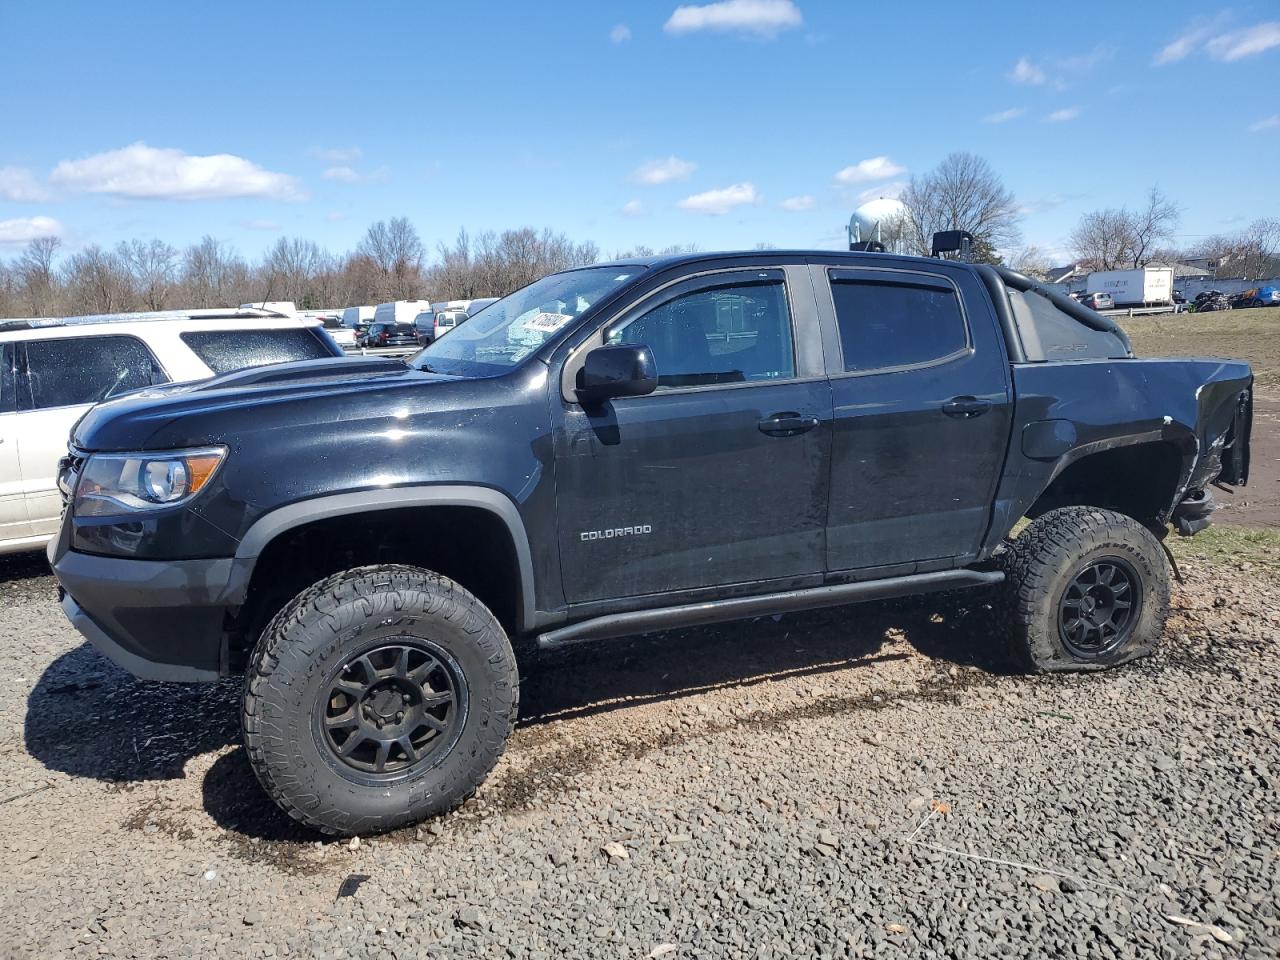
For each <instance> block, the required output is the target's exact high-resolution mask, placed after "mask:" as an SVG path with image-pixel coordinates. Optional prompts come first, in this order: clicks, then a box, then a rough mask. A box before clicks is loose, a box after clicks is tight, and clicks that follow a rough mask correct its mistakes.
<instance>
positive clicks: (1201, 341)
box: [1122, 307, 1280, 387]
mask: <svg viewBox="0 0 1280 960" xmlns="http://www.w3.org/2000/svg"><path fill="white" fill-rule="evenodd" d="M1122 323H1123V326H1124V328H1125V330H1126V331H1127V332H1128V334H1129V337H1130V339H1132V340H1133V351H1134V353H1136V354H1138V356H1144V357H1159V356H1166V357H1179V356H1200V357H1230V358H1233V359H1237V360H1248V361H1249V362H1250V363H1251V364H1253V372H1254V376H1255V377H1256V378H1257V383H1258V385H1259V386H1261V387H1276V386H1280V308H1276V307H1262V308H1260V309H1254V310H1227V311H1223V312H1221V313H1218V312H1214V313H1176V314H1174V313H1171V314H1156V315H1155V316H1150V317H1134V318H1133V319H1131V320H1124V321H1122Z"/></svg>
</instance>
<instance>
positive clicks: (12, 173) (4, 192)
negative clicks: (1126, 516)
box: [0, 167, 48, 203]
mask: <svg viewBox="0 0 1280 960" xmlns="http://www.w3.org/2000/svg"><path fill="white" fill-rule="evenodd" d="M47 196H48V191H46V190H45V188H44V187H43V186H42V185H41V184H40V182H39V181H38V180H37V179H36V178H35V175H34V174H33V173H32V172H31V171H30V170H26V169H24V168H22V167H0V198H3V199H5V200H16V201H18V202H20V203H25V202H29V201H32V200H43V199H45V197H47Z"/></svg>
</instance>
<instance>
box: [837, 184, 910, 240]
mask: <svg viewBox="0 0 1280 960" xmlns="http://www.w3.org/2000/svg"><path fill="white" fill-rule="evenodd" d="M909 216H910V215H909V214H908V213H907V207H906V204H904V203H903V202H902V201H901V200H895V199H893V198H892V197H877V198H876V199H875V200H868V201H867V202H866V203H864V204H863V205H862V206H860V207H859V208H858V209H857V210H855V211H853V216H852V217H850V218H849V249H850V250H853V249H859V250H865V249H867V244H869V243H876V244H880V246H881V248H883V249H884V250H885V251H886V252H888V253H905V252H906V246H907V242H906V241H907V237H906V233H907V220H908V218H909Z"/></svg>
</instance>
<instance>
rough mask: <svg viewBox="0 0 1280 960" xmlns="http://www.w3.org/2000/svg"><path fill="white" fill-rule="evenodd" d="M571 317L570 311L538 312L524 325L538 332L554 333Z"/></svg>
mask: <svg viewBox="0 0 1280 960" xmlns="http://www.w3.org/2000/svg"><path fill="white" fill-rule="evenodd" d="M572 319H573V314H571V313H540V314H538V315H537V316H536V317H534V318H533V319H532V320H530V321H529V322H528V323H526V324H525V326H526V327H528V328H529V329H530V330H537V331H538V332H539V333H555V332H556V331H557V330H559V329H560V328H561V327H563V326H564V325H565V324H566V323H568V322H569V321H570V320H572Z"/></svg>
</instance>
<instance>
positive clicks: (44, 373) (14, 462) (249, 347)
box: [0, 309, 343, 553]
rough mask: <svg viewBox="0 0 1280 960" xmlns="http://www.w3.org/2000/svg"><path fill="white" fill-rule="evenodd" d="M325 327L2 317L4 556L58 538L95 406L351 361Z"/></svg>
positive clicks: (223, 320)
mask: <svg viewBox="0 0 1280 960" xmlns="http://www.w3.org/2000/svg"><path fill="white" fill-rule="evenodd" d="M342 355H343V353H342V350H341V348H340V347H338V346H337V345H336V344H335V343H334V342H333V340H332V338H330V337H329V336H328V335H327V334H326V333H325V332H324V330H323V328H321V327H320V326H319V325H318V324H314V323H307V322H304V321H302V320H299V319H297V318H293V317H285V316H282V315H280V314H277V313H273V312H271V311H267V310H244V309H241V310H189V311H183V312H180V313H149V314H148V313H135V314H118V315H113V316H100V317H70V318H67V319H65V320H54V319H39V320H0V553H16V552H18V551H22V550H33V549H36V548H38V547H40V546H41V545H42V544H44V543H45V542H47V541H48V540H49V538H50V537H52V536H53V534H54V533H55V532H56V531H57V528H58V518H59V515H60V513H61V510H62V502H61V497H60V495H59V493H58V488H57V482H56V481H57V468H58V461H59V460H60V459H61V458H62V457H63V456H64V455H65V454H66V452H67V438H68V436H69V435H70V433H71V428H72V427H73V426H74V425H75V423H76V421H77V420H79V419H80V417H81V416H83V415H84V413H85V411H86V410H88V409H89V408H90V407H91V406H93V405H94V404H95V403H98V402H100V401H102V400H107V399H110V398H111V397H116V396H119V395H120V394H122V393H125V392H127V391H129V390H136V389H138V388H140V387H147V386H151V385H153V384H158V383H172V382H178V381H184V380H203V379H205V378H207V377H211V376H215V375H217V374H220V373H230V372H231V371H233V370H241V369H244V368H245V367H256V366H261V365H262V364H267V363H282V362H286V361H290V360H311V359H318V358H320V357H334V356H339V357H340V356H342Z"/></svg>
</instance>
